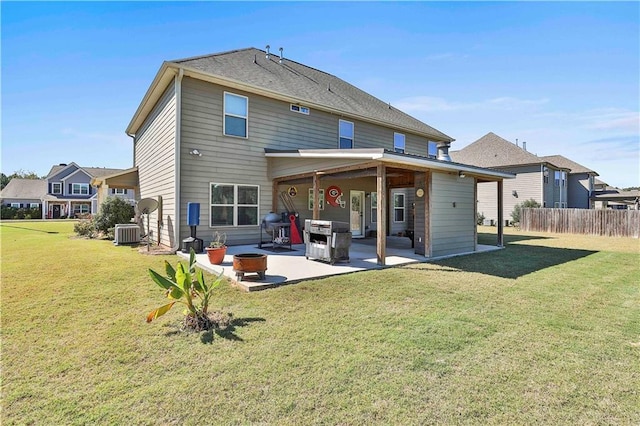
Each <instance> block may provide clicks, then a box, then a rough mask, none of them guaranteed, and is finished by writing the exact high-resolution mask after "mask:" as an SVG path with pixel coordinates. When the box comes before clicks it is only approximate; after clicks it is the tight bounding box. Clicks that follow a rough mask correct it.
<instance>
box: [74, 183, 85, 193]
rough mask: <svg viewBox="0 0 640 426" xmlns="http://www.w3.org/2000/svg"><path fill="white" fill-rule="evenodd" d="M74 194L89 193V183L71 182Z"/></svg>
mask: <svg viewBox="0 0 640 426" xmlns="http://www.w3.org/2000/svg"><path fill="white" fill-rule="evenodd" d="M71 194H72V195H89V184H88V183H72V184H71Z"/></svg>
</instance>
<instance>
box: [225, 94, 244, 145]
mask: <svg viewBox="0 0 640 426" xmlns="http://www.w3.org/2000/svg"><path fill="white" fill-rule="evenodd" d="M222 126H223V133H224V134H225V135H227V136H237V137H239V138H246V137H247V134H248V129H249V98H247V97H246V96H241V95H235V94H233V93H229V92H224V122H223V125H222Z"/></svg>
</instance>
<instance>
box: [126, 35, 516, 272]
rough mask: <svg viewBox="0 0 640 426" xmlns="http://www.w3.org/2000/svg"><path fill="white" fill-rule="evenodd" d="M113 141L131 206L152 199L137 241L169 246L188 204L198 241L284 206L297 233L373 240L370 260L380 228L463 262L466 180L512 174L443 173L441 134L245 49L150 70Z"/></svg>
mask: <svg viewBox="0 0 640 426" xmlns="http://www.w3.org/2000/svg"><path fill="white" fill-rule="evenodd" d="M126 132H127V134H128V135H130V136H131V137H132V138H133V145H134V166H135V168H136V170H137V176H138V183H139V196H140V197H141V198H154V199H159V201H160V208H159V210H158V211H157V212H154V213H152V215H151V219H152V220H153V223H154V225H153V226H152V227H151V228H152V229H150V230H148V231H149V233H150V235H151V237H152V238H154V239H156V241H159V242H160V243H162V244H165V245H168V246H171V247H173V248H174V249H179V248H180V244H181V242H182V240H183V239H185V238H187V237H189V235H190V228H189V226H187V222H186V219H187V211H186V209H187V203H188V202H194V203H199V204H200V206H201V209H200V226H199V227H198V230H197V234H198V237H201V238H203V239H204V240H205V243H206V244H208V242H209V241H210V240H211V238H212V231H213V230H217V231H222V232H225V233H226V234H227V237H228V240H227V241H228V243H229V244H255V243H257V242H258V241H260V240H261V239H262V238H264V234H263V232H262V229H261V221H262V218H263V217H264V216H265V215H266V214H267V213H269V212H270V211H274V212H278V213H282V212H286V208H285V202H284V201H283V198H284V199H287V198H290V201H291V203H292V204H293V205H294V206H295V209H296V211H297V212H298V213H299V216H300V222H301V223H302V224H304V220H305V219H311V218H313V219H327V220H337V221H343V222H347V223H349V224H350V229H351V232H352V235H353V237H354V238H358V237H364V236H366V235H367V234H368V233H369V231H372V230H376V231H377V232H376V235H377V239H378V241H377V255H378V262H379V263H381V264H384V262H385V258H386V256H385V243H386V236H387V235H388V234H390V233H391V232H393V233H396V232H406V231H414V233H415V250H416V252H417V253H420V254H424V255H425V256H426V257H433V256H440V255H448V254H456V253H466V252H473V251H474V250H475V249H476V244H477V242H476V240H477V238H476V226H475V216H476V203H475V199H476V195H475V193H476V182H499V185H501V184H502V180H503V179H504V178H512V177H513V175H511V174H510V173H508V172H504V171H496V170H487V169H484V168H481V167H474V166H468V165H463V164H456V163H452V162H451V161H450V158H449V156H448V149H449V146H450V143H451V142H452V141H453V139H452V138H451V137H449V136H447V135H446V134H444V133H442V132H440V131H438V130H436V129H434V128H433V127H430V126H428V125H427V124H425V123H422V122H420V121H419V120H417V119H415V118H413V117H411V116H409V115H407V114H405V113H403V112H402V111H400V110H398V109H396V108H394V107H393V106H391V105H389V104H387V103H385V102H382V101H381V100H379V99H377V98H375V97H373V96H371V95H369V94H367V93H365V92H363V91H362V90H360V89H358V88H356V87H354V86H352V85H350V84H349V83H346V82H345V81H343V80H341V79H339V78H337V77H335V76H333V75H330V74H327V73H325V72H323V71H320V70H317V69H314V68H311V67H308V66H305V65H303V64H300V63H297V62H294V61H291V60H289V59H286V58H283V57H278V56H275V55H271V54H269V52H268V51H267V52H265V51H262V50H259V49H255V48H249V49H242V50H235V51H230V52H225V53H220V54H213V55H207V56H200V57H195V58H189V59H182V60H175V61H169V62H164V63H163V64H162V66H161V67H160V70H159V71H158V73H157V75H156V77H155V78H154V80H153V82H152V83H151V86H150V87H149V89H148V90H147V92H146V94H145V96H144V98H143V100H142V102H141V104H140V106H139V107H138V109H137V111H136V112H135V114H134V116H133V118H132V120H131V122H130V123H129V125H128V127H127V130H126ZM436 152H437V156H436V155H435V154H436ZM135 173H136V172H132V174H135ZM465 176H466V177H465ZM156 224H157V226H156ZM156 229H158V231H156ZM501 230H502V229H501V228H500V229H499V237H498V240H499V242H498V244H499V245H500V244H501V243H502V240H501Z"/></svg>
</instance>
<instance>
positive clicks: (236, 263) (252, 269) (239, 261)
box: [233, 253, 267, 281]
mask: <svg viewBox="0 0 640 426" xmlns="http://www.w3.org/2000/svg"><path fill="white" fill-rule="evenodd" d="M233 270H234V272H235V273H236V279H237V280H238V281H242V278H244V274H245V273H257V274H258V277H259V278H260V279H261V280H264V278H265V274H264V271H266V270H267V255H266V254H260V253H241V254H236V255H234V256H233Z"/></svg>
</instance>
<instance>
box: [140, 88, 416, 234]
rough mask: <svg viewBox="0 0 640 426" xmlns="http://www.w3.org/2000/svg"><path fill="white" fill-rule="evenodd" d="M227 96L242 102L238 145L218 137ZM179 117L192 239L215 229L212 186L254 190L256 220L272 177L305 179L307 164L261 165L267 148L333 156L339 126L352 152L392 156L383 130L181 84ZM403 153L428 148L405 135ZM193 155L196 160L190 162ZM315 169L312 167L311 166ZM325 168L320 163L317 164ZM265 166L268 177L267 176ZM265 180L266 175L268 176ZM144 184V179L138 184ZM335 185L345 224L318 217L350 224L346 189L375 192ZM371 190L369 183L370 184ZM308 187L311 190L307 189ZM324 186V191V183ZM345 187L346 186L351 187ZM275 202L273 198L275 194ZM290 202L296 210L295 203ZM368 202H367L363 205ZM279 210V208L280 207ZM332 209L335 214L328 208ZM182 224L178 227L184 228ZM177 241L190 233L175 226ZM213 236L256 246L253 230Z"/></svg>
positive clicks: (266, 203)
mask: <svg viewBox="0 0 640 426" xmlns="http://www.w3.org/2000/svg"><path fill="white" fill-rule="evenodd" d="M225 91H227V92H230V93H234V94H238V95H242V96H246V97H247V98H248V103H249V116H248V137H247V138H246V139H245V138H237V137H230V136H225V135H223V117H224V113H223V94H224V92H225ZM181 97H182V109H181V112H182V116H181V142H180V147H181V148H180V158H181V169H180V173H181V181H180V191H181V212H182V213H181V217H186V203H187V202H197V203H200V227H199V229H198V237H199V238H202V239H203V240H205V243H208V241H210V240H211V237H212V235H211V234H212V232H213V231H214V229H213V228H211V227H210V226H209V224H210V199H209V198H210V183H211V182H215V183H228V184H243V185H258V186H259V188H260V189H259V191H260V204H259V212H258V217H259V219H261V218H262V217H264V216H265V215H266V214H267V213H268V212H269V211H271V208H272V199H273V197H274V194H272V184H271V178H272V177H279V176H287V175H293V174H298V173H301V172H308V171H309V168H308V167H305V160H301V159H299V158H292V159H281V158H279V159H275V158H272V159H267V158H266V157H265V154H264V150H265V148H270V149H278V150H297V149H336V148H337V147H338V121H339V120H340V119H341V118H344V119H346V120H348V121H351V122H353V123H354V147H355V148H372V147H376V148H387V149H390V150H391V149H393V131H394V130H393V129H391V128H383V127H381V126H376V125H373V124H369V123H363V122H360V121H358V120H352V119H349V118H345V117H341V116H339V115H334V114H330V113H327V112H322V111H318V110H315V109H313V108H312V109H310V113H309V115H305V114H300V113H297V112H292V111H290V104H289V103H287V102H283V101H278V100H274V99H269V98H266V97H263V96H259V95H255V94H250V93H246V92H243V91H240V90H235V89H228V88H225V87H222V86H218V85H215V84H211V83H207V82H203V81H200V80H195V79H191V78H188V77H185V78H184V79H183V81H182V95H181ZM406 146H407V151H408V152H414V153H417V151H419V148H420V146H422V151H421V153H422V154H421V155H426V154H427V149H428V141H427V140H426V139H424V138H420V137H417V136H414V135H409V134H407V135H406ZM194 149H197V150H198V151H199V152H200V153H201V154H202V156H201V157H198V156H194V155H190V154H189V152H191V151H192V150H194ZM414 150H415V151H414ZM314 161H315V163H314V164H317V162H318V160H314ZM357 162H358V161H354V160H348V159H346V160H338V161H336V160H327V161H326V165H327V167H331V168H335V167H341V166H347V165H352V164H356V163H357ZM322 163H323V164H325V163H324V162H322ZM270 165H271V169H272V170H270ZM270 173H271V174H270ZM141 182H142V177H141ZM344 182H345V181H341V182H340V183H339V185H340V186H341V188H342V189H343V190H344V192H345V196H344V200H345V201H346V202H347V208H345V209H344V210H345V212H344V213H345V217H344V218H342V219H338V218H339V217H342V214H341V213H342V212H340V211H337V210H336V211H332V213H330V211H329V210H327V209H325V211H324V212H321V217H323V218H324V217H327V218H330V219H333V217H334V216H335V217H336V219H335V220H342V221H348V201H349V199H348V197H349V192H348V191H349V189H359V190H364V191H366V192H371V191H373V190H375V189H371V188H369V189H367V188H365V187H362V188H356V187H353V188H349V187H347V186H346V185H345V184H344ZM371 182H372V183H373V188H375V179H371ZM310 184H311V182H309V185H310ZM326 184H327V185H325V182H324V181H323V186H324V187H327V186H329V185H330V184H329V181H327V182H326ZM349 186H351V183H350V184H349ZM298 187H299V188H298V189H299V191H300V192H299V197H302V196H304V198H305V202H304V209H301V212H305V213H310V212H309V211H308V210H307V208H306V197H307V195H306V194H307V192H306V188H308V186H307V187H305V186H303V185H298ZM275 196H276V197H277V194H275ZM296 202H300V201H299V200H296ZM368 202H370V200H368V199H367V203H368ZM280 206H281V204H280ZM334 209H335V208H334ZM182 222H184V221H182ZM180 228H181V235H180V238H186V237H187V236H189V228H188V227H187V226H186V225H183V224H181V227H180ZM215 230H219V231H223V232H225V233H226V234H227V238H228V239H227V241H228V244H230V245H237V244H251V243H254V242H256V241H257V239H258V238H259V232H260V230H259V226H245V227H221V228H216V229H215Z"/></svg>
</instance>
